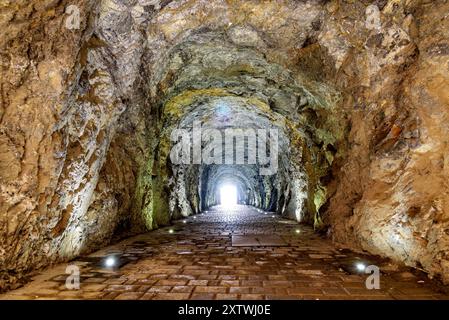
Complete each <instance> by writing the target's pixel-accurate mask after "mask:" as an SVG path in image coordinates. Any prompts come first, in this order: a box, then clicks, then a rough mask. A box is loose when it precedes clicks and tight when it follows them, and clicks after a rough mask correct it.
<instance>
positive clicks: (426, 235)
mask: <svg viewBox="0 0 449 320" xmlns="http://www.w3.org/2000/svg"><path fill="white" fill-rule="evenodd" d="M71 2H73V3H71V5H72V6H74V7H72V9H73V8H75V9H77V10H78V11H76V10H75V11H73V10H72V11H67V5H66V4H63V3H61V2H58V1H28V2H27V3H25V2H23V3H22V2H18V3H17V4H16V5H12V4H6V6H5V7H4V8H2V9H1V10H2V12H4V13H5V14H3V15H2V16H1V20H0V26H2V28H0V29H2V31H0V32H1V41H0V47H1V50H2V51H1V62H2V63H1V65H2V74H3V76H2V78H1V80H0V82H1V83H0V84H1V86H2V98H1V102H2V103H1V104H0V160H1V163H0V187H1V188H0V199H1V203H0V218H1V229H0V232H1V234H0V236H1V239H2V242H1V246H0V256H1V258H0V262H1V266H2V270H1V279H0V284H1V286H2V288H3V289H5V290H6V289H7V288H10V287H11V286H14V285H15V283H17V282H18V281H19V282H20V281H21V280H20V279H22V278H23V277H24V275H26V274H29V273H30V272H31V271H33V270H36V269H40V268H43V267H46V266H48V265H49V264H52V263H58V262H62V261H67V260H70V259H73V258H76V257H78V256H80V255H85V254H88V253H91V252H93V251H95V250H97V249H100V248H102V247H104V246H106V245H107V244H109V243H111V242H116V241H117V240H119V239H122V238H126V237H129V236H132V235H136V234H140V233H144V232H147V231H150V230H155V229H158V228H161V227H166V226H169V225H171V224H172V223H176V221H179V219H184V218H185V217H190V216H194V215H196V214H198V213H200V212H203V211H206V210H209V209H210V208H211V207H214V206H216V205H219V204H220V188H221V187H222V186H225V185H233V186H235V187H236V189H237V201H238V203H239V204H241V205H246V206H251V207H254V208H256V209H258V210H261V211H265V212H270V213H272V214H274V215H276V216H278V217H281V218H286V219H290V220H293V221H296V222H299V223H302V224H306V225H310V226H312V227H313V228H314V230H315V232H317V233H319V234H321V235H322V236H323V237H327V238H329V239H331V240H332V241H333V242H334V243H338V244H339V245H342V246H347V247H350V248H352V249H354V250H365V251H366V252H369V253H372V254H377V255H380V256H383V257H388V258H390V259H392V260H393V261H394V262H395V263H399V264H405V265H408V266H411V267H418V268H420V269H422V270H424V271H425V272H426V273H428V274H429V275H430V276H431V277H437V278H439V279H441V280H442V281H443V282H444V283H447V282H448V281H449V280H448V278H447V275H448V272H447V271H448V268H449V260H448V244H449V235H448V234H449V233H448V230H449V225H448V221H449V220H448V219H447V217H448V211H447V207H448V201H449V200H448V199H449V198H448V187H447V177H448V176H449V171H448V167H449V166H448V163H449V162H448V157H447V137H448V136H449V135H448V134H447V133H448V128H447V125H446V124H447V120H448V107H447V106H448V103H449V98H448V96H447V90H446V89H447V87H448V85H449V78H448V74H449V73H448V72H447V65H448V63H449V62H448V61H449V56H448V54H449V51H448V50H447V47H448V44H447V39H448V31H447V30H449V28H448V22H447V21H448V19H447V16H444V13H445V12H447V11H448V10H449V8H448V4H447V2H445V1H434V5H433V6H427V5H425V4H424V3H423V1H418V0H416V1H393V0H391V1H368V0H366V1H355V2H354V1H324V0H304V1H288V0H286V1H202V0H195V1H194V0H192V1H169V0H162V1H145V0H126V1H125V0H102V1H90V0H76V1H75V0H74V1H71ZM73 12H75V13H79V15H77V16H75V17H73V16H72V14H73ZM75 18H79V21H77V20H76V19H75ZM435 21H440V23H436V22H435ZM77 22H79V25H77ZM435 115H438V117H436V116H435ZM233 134H234V135H237V137H236V138H235V139H234V138H233V136H232V135H233ZM186 137H187V138H186ZM183 147H184V148H183Z"/></svg>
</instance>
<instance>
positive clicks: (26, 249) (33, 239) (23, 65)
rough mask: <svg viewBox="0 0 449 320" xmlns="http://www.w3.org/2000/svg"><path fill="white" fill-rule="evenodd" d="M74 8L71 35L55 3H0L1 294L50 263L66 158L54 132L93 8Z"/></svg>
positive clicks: (84, 4) (82, 4)
mask: <svg viewBox="0 0 449 320" xmlns="http://www.w3.org/2000/svg"><path fill="white" fill-rule="evenodd" d="M74 4H76V5H77V6H78V7H79V8H81V9H82V10H83V11H84V12H87V13H89V14H84V15H83V16H81V20H80V29H79V30H75V31H73V32H71V31H69V30H68V29H67V28H66V26H65V15H64V12H65V4H63V3H60V2H59V1H34V2H30V1H2V2H1V3H0V10H1V13H2V14H1V17H0V19H1V20H0V30H1V31H0V32H1V34H0V48H1V55H0V59H1V68H2V69H1V78H0V86H1V87H0V88H1V99H0V102H1V103H0V221H1V228H0V239H1V246H0V266H1V278H0V287H4V286H5V281H9V280H12V281H14V277H15V274H21V273H23V272H24V271H26V270H28V269H29V268H30V267H31V268H33V267H37V266H39V265H43V264H47V263H48V261H49V260H51V258H52V256H51V253H50V252H49V251H50V248H49V246H48V243H49V242H48V240H49V239H52V238H53V233H54V232H55V231H56V230H55V229H54V225H55V223H56V221H57V217H56V216H54V215H53V214H52V213H51V212H50V208H51V207H52V204H53V203H54V199H55V197H57V196H58V195H57V194H56V192H55V191H56V186H57V185H58V183H59V177H60V172H61V169H62V167H63V166H64V162H65V158H66V153H67V136H66V134H64V133H62V132H61V130H60V128H61V127H62V126H64V125H63V123H64V122H66V116H65V114H66V113H67V112H68V109H69V107H68V99H69V97H70V96H71V95H72V94H73V91H74V90H75V86H74V84H76V82H77V78H78V77H79V73H80V67H79V65H78V64H77V61H78V56H79V55H80V49H81V47H82V44H83V43H84V42H85V41H87V38H88V37H89V35H90V33H91V32H92V30H91V28H89V27H87V26H88V25H91V21H90V19H91V18H92V16H91V14H90V13H92V14H93V15H94V13H95V10H94V8H93V1H83V0H81V1H74ZM55 219H56V220H55ZM5 278H6V279H5Z"/></svg>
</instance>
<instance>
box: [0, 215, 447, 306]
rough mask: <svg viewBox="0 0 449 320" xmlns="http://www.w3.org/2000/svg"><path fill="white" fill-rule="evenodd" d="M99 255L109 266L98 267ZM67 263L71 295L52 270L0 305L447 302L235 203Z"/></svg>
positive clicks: (413, 280)
mask: <svg viewBox="0 0 449 320" xmlns="http://www.w3.org/2000/svg"><path fill="white" fill-rule="evenodd" d="M245 234H246V235H254V234H257V237H259V238H263V237H264V236H263V235H278V236H280V237H281V238H282V239H283V240H284V242H285V243H286V245H284V246H232V242H231V239H232V235H245ZM109 256H114V257H115V258H116V259H117V260H116V261H119V264H120V267H119V268H117V269H115V270H111V269H108V268H106V267H104V262H105V259H106V257H109ZM359 262H363V263H365V264H366V265H371V264H375V265H377V266H379V267H380V270H381V276H380V286H381V288H380V289H379V290H376V289H374V290H368V289H367V288H366V285H365V281H366V278H367V277H368V275H367V274H365V273H364V272H362V271H357V269H356V267H355V266H356V264H357V263H359ZM70 264H75V265H77V266H78V267H79V268H80V274H81V284H80V289H79V290H69V289H67V288H66V286H65V282H66V279H67V276H68V275H67V274H66V273H65V271H66V267H67V265H68V264H61V265H58V266H55V267H52V268H50V269H47V270H45V271H43V272H40V273H39V274H38V275H36V276H35V277H34V278H33V280H32V281H31V282H30V283H28V284H27V285H25V286H24V287H22V288H20V289H17V290H14V291H10V292H8V293H7V294H3V295H0V299H448V296H447V295H446V294H444V293H443V292H442V291H441V288H440V287H439V286H437V285H436V284H435V283H434V282H432V281H430V280H429V279H427V277H426V276H425V275H424V274H421V273H417V272H415V271H413V270H411V269H408V268H405V267H398V266H396V265H394V264H391V263H389V262H388V261H386V260H383V259H380V258H378V257H373V256H367V255H361V254H357V253H354V252H352V251H350V250H346V249H341V248H340V249H339V248H337V247H336V246H335V245H333V244H332V243H331V242H330V241H329V240H326V239H323V238H321V237H320V236H318V235H317V234H315V233H313V230H312V229H311V228H309V227H306V226H302V225H299V224H297V223H296V222H293V221H290V220H286V219H282V218H279V217H277V216H274V215H271V214H269V213H263V212H260V211H258V210H255V209H253V208H249V207H245V206H238V207H236V208H235V209H234V210H223V209H221V208H220V207H215V208H212V209H211V210H210V211H208V212H206V213H203V214H200V215H197V216H194V217H190V218H188V219H185V220H180V221H176V222H175V223H174V224H173V226H171V227H165V228H161V229H158V230H155V231H153V232H149V233H146V234H143V235H139V236H136V237H132V238H129V239H127V240H125V241H122V242H120V243H118V244H116V245H113V246H109V247H107V248H105V249H103V250H100V251H98V252H96V253H94V254H92V255H89V256H87V257H81V258H79V259H77V260H76V261H73V262H71V263H70Z"/></svg>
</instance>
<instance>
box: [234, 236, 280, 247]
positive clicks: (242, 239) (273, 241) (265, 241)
mask: <svg viewBox="0 0 449 320" xmlns="http://www.w3.org/2000/svg"><path fill="white" fill-rule="evenodd" d="M232 246H233V247H258V246H265V247H283V246H287V243H286V242H285V241H284V239H282V238H281V237H280V236H278V235H267V234H245V235H232Z"/></svg>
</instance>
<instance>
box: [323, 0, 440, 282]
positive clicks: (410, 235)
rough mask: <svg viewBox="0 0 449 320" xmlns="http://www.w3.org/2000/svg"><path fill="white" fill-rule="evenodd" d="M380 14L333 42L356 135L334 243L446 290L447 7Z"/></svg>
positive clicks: (345, 166) (341, 179)
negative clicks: (426, 276)
mask: <svg viewBox="0 0 449 320" xmlns="http://www.w3.org/2000/svg"><path fill="white" fill-rule="evenodd" d="M350 9H351V8H348V7H346V8H345V7H340V8H337V7H334V8H333V10H336V14H337V15H338V11H341V12H345V11H346V10H350ZM380 9H382V10H381V13H380V15H379V19H380V20H379V24H378V25H377V27H376V24H374V26H373V24H371V25H369V26H370V28H367V27H366V26H365V27H363V26H358V25H357V24H354V23H351V22H349V21H348V23H347V24H346V27H345V30H343V31H344V32H347V33H348V34H353V35H356V36H355V37H353V38H351V39H348V38H347V37H346V36H344V33H341V34H339V35H336V34H334V36H332V37H333V39H334V40H333V42H334V43H338V44H340V46H339V47H337V48H336V50H333V52H334V54H335V55H336V61H338V60H340V61H342V62H341V67H340V68H339V71H338V75H337V81H339V82H340V83H341V84H340V86H341V88H342V91H343V92H345V93H346V95H345V105H344V108H346V110H349V111H350V112H351V114H350V119H351V120H350V121H351V131H350V133H349V136H348V142H347V143H348V150H347V154H346V160H344V161H343V163H342V166H341V168H338V169H336V170H335V172H334V175H335V176H336V178H337V179H336V180H335V181H334V183H333V190H334V194H333V195H332V196H331V199H330V203H329V206H328V210H327V216H328V222H329V224H330V226H331V232H332V236H333V238H334V240H337V241H340V242H343V243H351V242H354V243H355V244H357V245H358V246H360V247H362V248H364V249H366V250H368V251H370V252H375V253H378V254H381V255H384V256H388V257H391V258H393V259H395V260H397V261H400V262H405V263H406V264H408V265H412V266H416V267H419V268H422V269H424V270H426V271H427V272H429V273H430V274H431V275H432V276H434V275H435V276H438V277H440V278H443V280H444V281H445V282H446V283H448V282H449V277H448V267H449V264H448V263H449V260H448V259H449V256H448V253H449V246H448V244H449V224H448V221H449V220H448V219H449V212H448V208H449V207H448V204H449V203H448V200H449V198H448V196H449V189H448V184H447V181H448V178H449V176H448V154H449V153H448V152H449V146H448V144H447V141H448V140H447V139H448V138H447V137H448V129H449V128H448V126H447V120H448V112H449V100H448V99H449V90H448V88H449V82H448V79H449V78H448V75H449V73H448V67H449V50H448V45H449V43H448V39H449V34H448V30H449V28H448V27H449V15H448V13H449V3H447V1H388V3H387V2H385V6H383V7H382V6H381V7H380ZM358 12H360V13H361V14H363V8H359V11H358ZM373 12H374V11H369V10H368V11H365V15H366V16H367V17H369V15H370V14H371V15H373ZM345 15H346V14H345ZM373 19H376V18H373ZM334 30H335V29H334ZM358 30H366V31H365V32H360V31H358ZM337 39H338V40H337ZM356 41H359V43H356ZM357 45H359V46H357ZM345 48H348V49H346V50H344V49H345ZM349 48H350V49H349ZM338 49H342V50H341V52H344V55H338V54H336V53H338V52H339V50H338Z"/></svg>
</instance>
